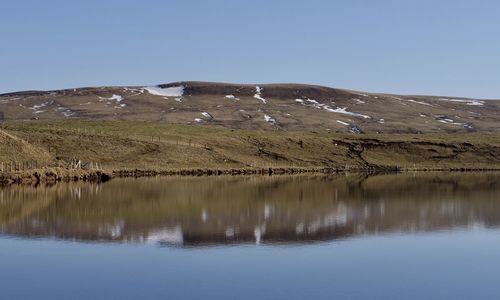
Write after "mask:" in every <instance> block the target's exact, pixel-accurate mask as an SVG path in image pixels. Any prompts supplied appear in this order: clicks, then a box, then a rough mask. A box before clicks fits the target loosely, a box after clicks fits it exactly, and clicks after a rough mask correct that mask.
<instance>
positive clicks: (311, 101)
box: [295, 99, 371, 119]
mask: <svg viewBox="0 0 500 300" xmlns="http://www.w3.org/2000/svg"><path fill="white" fill-rule="evenodd" d="M295 101H297V102H299V103H302V104H303V105H306V106H307V104H306V102H307V103H309V104H310V105H309V106H312V107H314V108H319V109H324V110H326V111H329V112H334V113H339V114H345V115H350V116H355V117H362V118H365V119H370V118H371V117H370V116H367V115H363V114H360V113H355V112H350V111H347V108H346V107H337V108H331V107H330V106H328V105H325V104H323V103H319V102H318V101H316V100H314V99H306V100H302V99H295ZM332 103H333V101H332Z"/></svg>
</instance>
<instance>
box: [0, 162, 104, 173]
mask: <svg viewBox="0 0 500 300" xmlns="http://www.w3.org/2000/svg"><path fill="white" fill-rule="evenodd" d="M49 168H65V169H72V170H77V169H82V170H102V169H103V166H102V164H101V163H99V162H83V161H81V160H78V159H72V160H71V161H69V162H67V161H62V160H58V161H55V162H54V161H39V160H21V161H17V160H12V161H0V172H22V171H30V170H39V169H49Z"/></svg>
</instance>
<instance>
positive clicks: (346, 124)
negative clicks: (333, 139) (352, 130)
mask: <svg viewBox="0 0 500 300" xmlns="http://www.w3.org/2000/svg"><path fill="white" fill-rule="evenodd" d="M337 123H339V124H342V125H345V126H349V123H346V122H342V121H340V120H337Z"/></svg>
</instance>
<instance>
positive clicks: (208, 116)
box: [201, 111, 214, 119]
mask: <svg viewBox="0 0 500 300" xmlns="http://www.w3.org/2000/svg"><path fill="white" fill-rule="evenodd" d="M201 114H202V115H203V116H204V117H206V118H210V119H213V118H214V117H213V116H212V115H211V114H209V113H208V112H206V111H204V112H202V113H201Z"/></svg>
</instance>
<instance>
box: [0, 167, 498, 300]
mask: <svg viewBox="0 0 500 300" xmlns="http://www.w3.org/2000/svg"><path fill="white" fill-rule="evenodd" d="M499 225H500V173H415V174H413V173H410V174H391V175H377V176H366V175H359V174H348V175H336V176H267V177H266V176H262V177H243V176H241V177H198V178H188V177H172V178H140V179H115V180H112V181H109V182H107V183H103V184H89V183H68V184H63V183H61V184H57V185H54V186H41V187H30V186H12V187H6V188H2V189H0V268H1V272H0V299H492V298H498V297H499V295H500V285H499V284H498V275H500V229H499Z"/></svg>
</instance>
